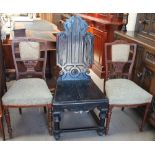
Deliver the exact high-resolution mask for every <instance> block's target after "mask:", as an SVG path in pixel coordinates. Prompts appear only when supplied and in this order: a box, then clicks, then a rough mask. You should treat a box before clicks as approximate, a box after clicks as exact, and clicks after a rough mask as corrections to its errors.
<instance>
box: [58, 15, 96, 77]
mask: <svg viewBox="0 0 155 155" xmlns="http://www.w3.org/2000/svg"><path fill="white" fill-rule="evenodd" d="M64 28H65V31H64V32H60V33H58V35H57V65H58V66H60V67H61V69H62V70H61V71H60V77H59V79H58V80H87V79H90V77H89V76H88V68H89V67H90V65H91V64H92V63H93V36H92V35H91V34H90V33H88V32H87V28H88V25H87V23H86V22H85V21H84V20H82V19H81V17H79V16H72V17H71V18H70V19H68V20H66V22H65V23H64Z"/></svg>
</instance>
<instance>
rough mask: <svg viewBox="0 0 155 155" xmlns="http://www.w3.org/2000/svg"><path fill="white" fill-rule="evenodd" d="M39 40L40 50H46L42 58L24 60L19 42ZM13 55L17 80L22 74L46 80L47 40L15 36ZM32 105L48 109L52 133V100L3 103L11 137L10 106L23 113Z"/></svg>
mask: <svg viewBox="0 0 155 155" xmlns="http://www.w3.org/2000/svg"><path fill="white" fill-rule="evenodd" d="M23 41H24V42H38V43H39V45H40V52H44V56H43V57H42V58H39V59H37V60H22V59H21V58H20V56H19V48H17V47H18V44H19V43H20V42H23ZM12 55H13V60H14V65H15V70H16V80H18V79H20V78H21V76H28V77H29V76H34V75H36V76H40V77H41V78H42V79H44V80H45V67H46V60H47V42H46V41H45V40H42V39H37V38H28V37H18V38H15V39H14V40H13V41H12ZM18 62H23V64H24V67H25V68H26V71H25V72H23V71H22V72H21V71H20V70H19V67H18V64H17V63H18ZM39 62H42V63H43V66H42V70H41V71H39V72H38V71H36V69H35V67H36V65H37V63H39ZM32 107H43V108H44V109H45V107H46V108H47V109H48V130H49V134H52V101H51V103H49V104H46V105H45V104H40V105H19V104H18V105H8V106H7V105H3V108H4V112H5V113H4V115H5V118H6V122H7V127H8V133H9V137H10V138H12V128H11V121H10V114H9V110H8V109H9V108H19V109H20V113H21V108H32Z"/></svg>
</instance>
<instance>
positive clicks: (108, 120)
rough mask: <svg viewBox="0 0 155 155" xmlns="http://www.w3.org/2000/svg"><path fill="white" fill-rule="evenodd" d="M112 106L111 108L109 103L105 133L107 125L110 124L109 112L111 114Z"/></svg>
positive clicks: (106, 132)
mask: <svg viewBox="0 0 155 155" xmlns="http://www.w3.org/2000/svg"><path fill="white" fill-rule="evenodd" d="M112 108H113V106H111V105H109V108H108V114H107V120H106V128H105V135H107V134H108V131H109V125H110V119H111V114H112Z"/></svg>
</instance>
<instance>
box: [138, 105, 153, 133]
mask: <svg viewBox="0 0 155 155" xmlns="http://www.w3.org/2000/svg"><path fill="white" fill-rule="evenodd" d="M150 106H151V104H150V103H148V104H147V105H146V108H145V112H144V117H143V120H142V123H141V126H140V128H139V130H140V131H143V128H144V125H145V122H146V118H147V114H148V111H149V108H150Z"/></svg>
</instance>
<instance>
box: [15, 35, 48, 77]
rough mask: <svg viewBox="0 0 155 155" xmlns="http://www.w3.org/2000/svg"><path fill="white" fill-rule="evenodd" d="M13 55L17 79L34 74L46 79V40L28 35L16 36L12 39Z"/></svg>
mask: <svg viewBox="0 0 155 155" xmlns="http://www.w3.org/2000/svg"><path fill="white" fill-rule="evenodd" d="M12 55H13V59H14V65H15V69H16V78H17V79H19V78H25V77H33V76H35V77H36V76H37V77H41V78H44V79H45V68H46V59H47V42H46V41H44V40H41V39H36V38H27V37H18V38H14V39H13V41H12Z"/></svg>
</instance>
